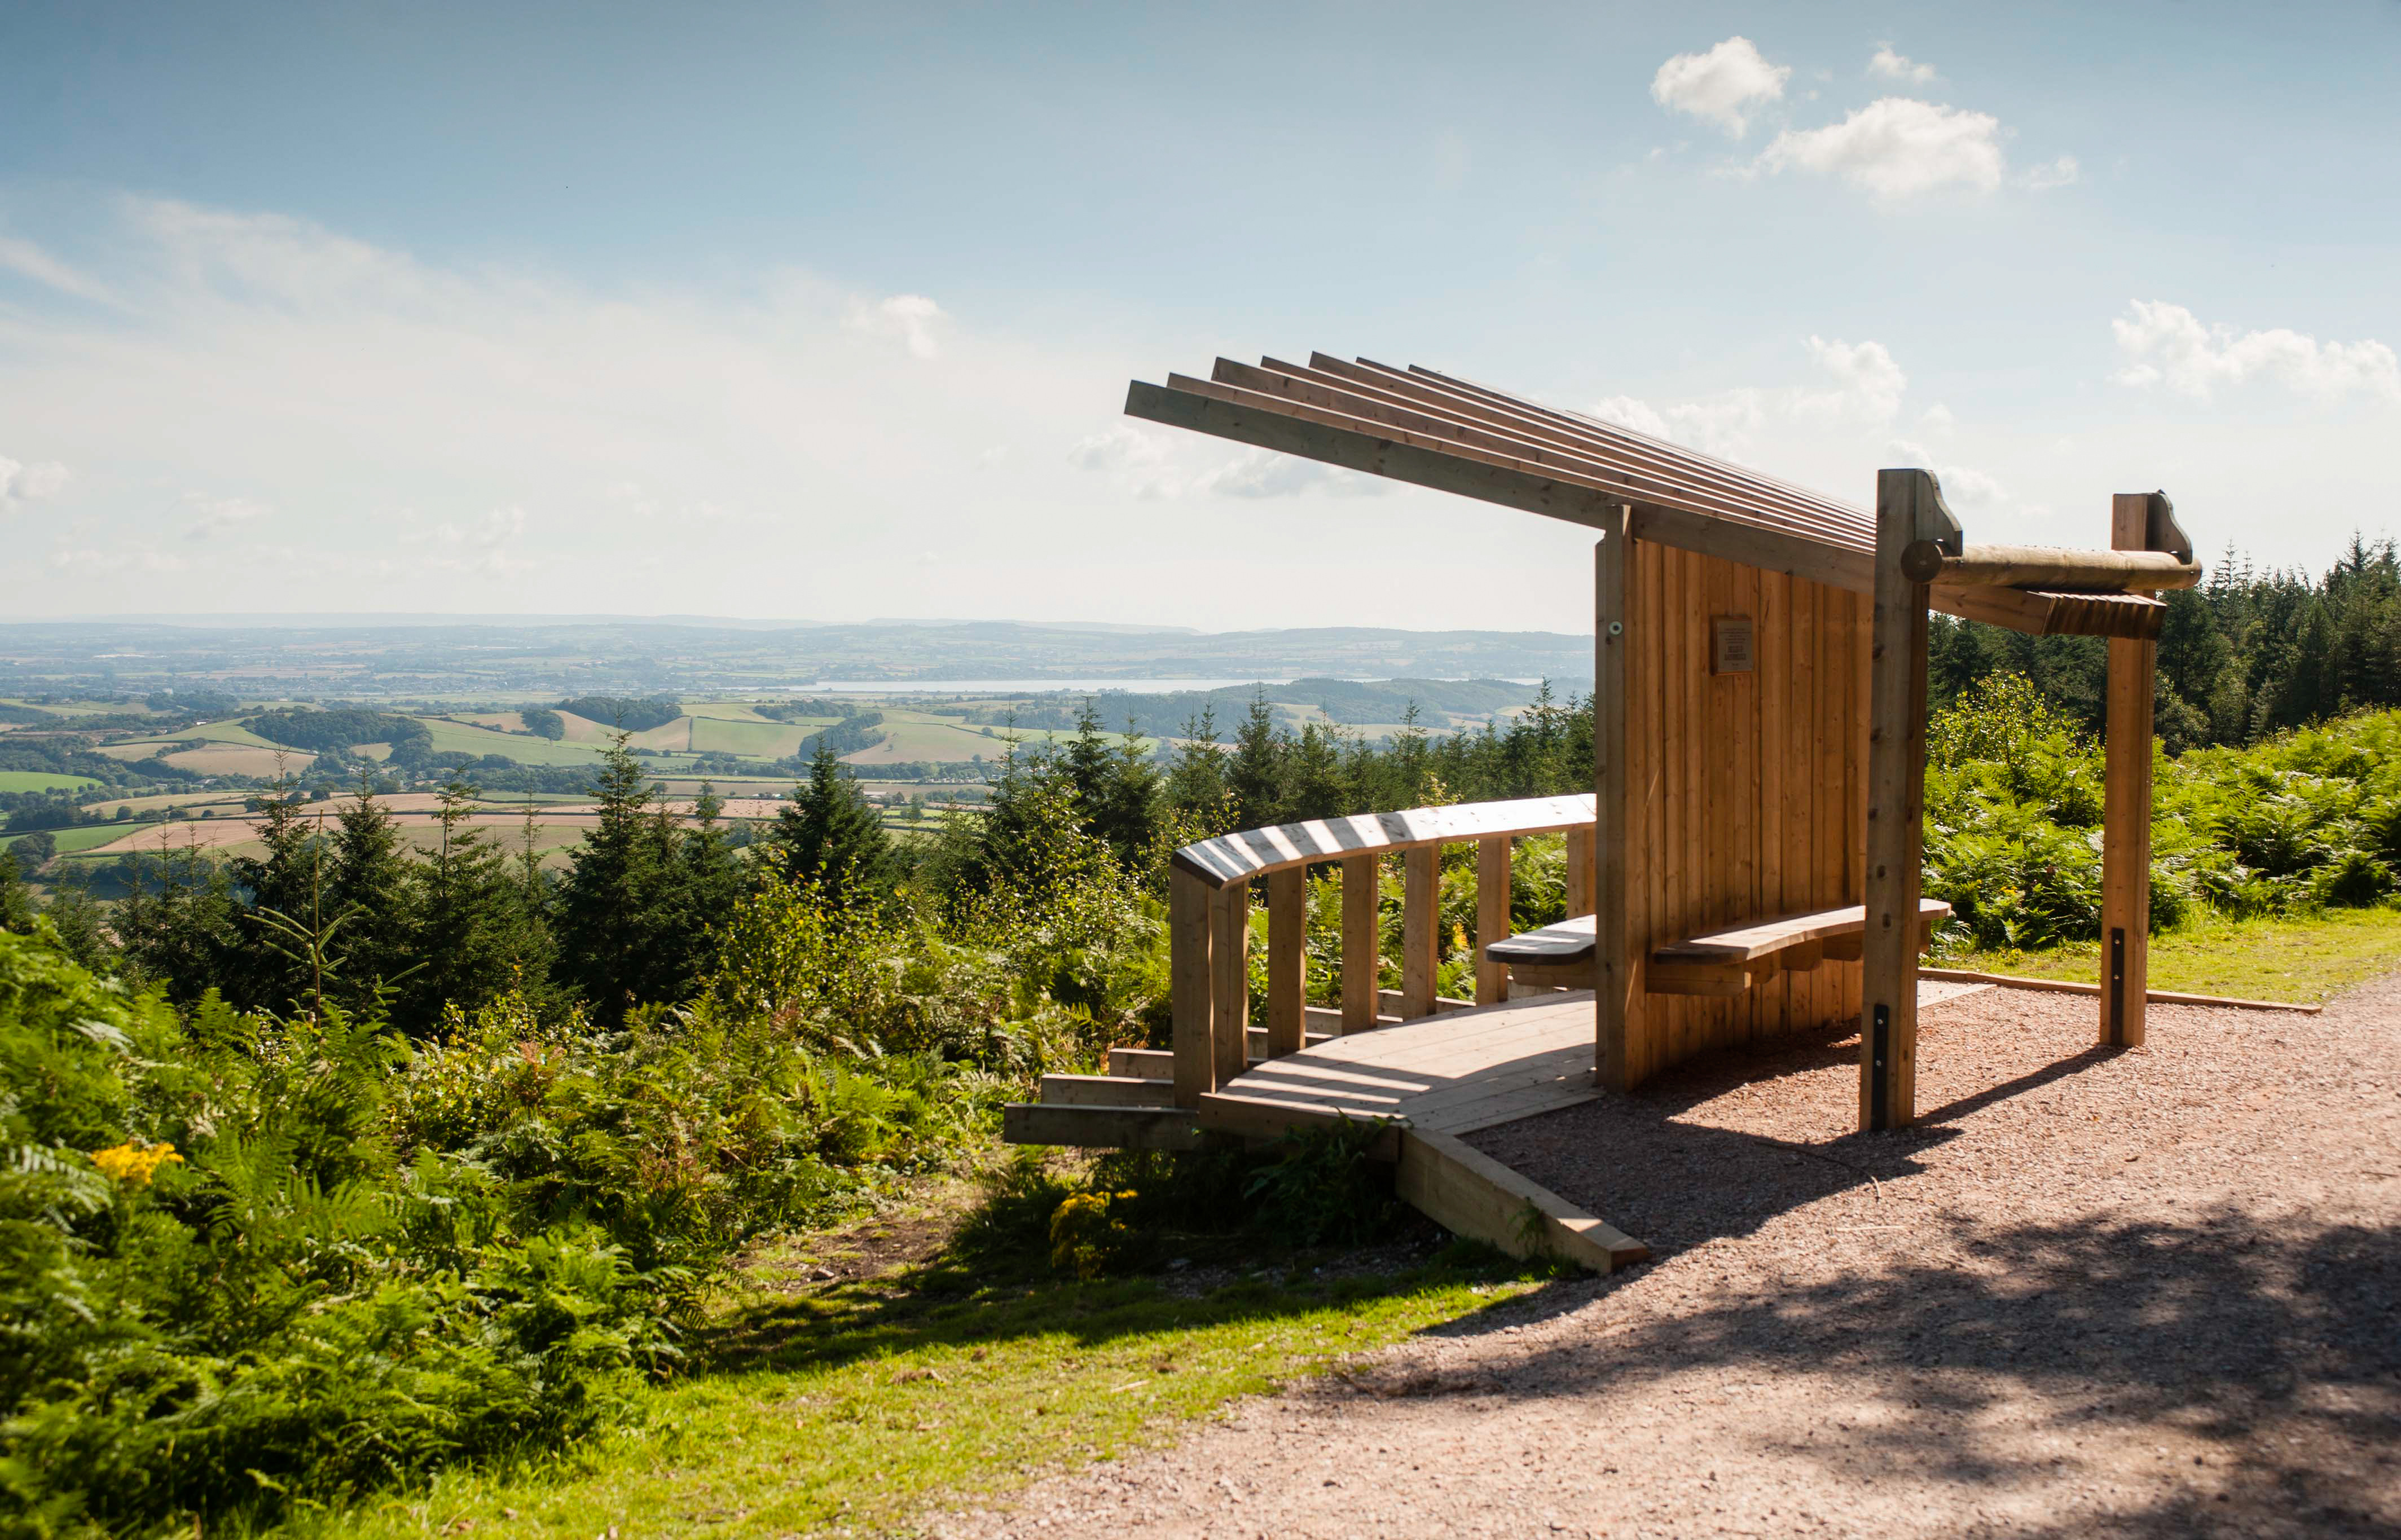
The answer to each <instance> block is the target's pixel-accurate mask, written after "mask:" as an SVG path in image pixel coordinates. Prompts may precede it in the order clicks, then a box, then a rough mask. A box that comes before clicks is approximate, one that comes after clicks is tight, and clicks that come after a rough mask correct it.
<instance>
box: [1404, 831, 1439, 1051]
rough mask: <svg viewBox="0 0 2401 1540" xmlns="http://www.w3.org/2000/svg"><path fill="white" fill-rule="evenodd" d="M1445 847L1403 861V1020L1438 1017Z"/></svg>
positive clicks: (1416, 849) (1418, 849)
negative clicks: (1436, 971) (1437, 976)
mask: <svg viewBox="0 0 2401 1540" xmlns="http://www.w3.org/2000/svg"><path fill="white" fill-rule="evenodd" d="M1441 862H1442V846H1438V845H1420V846H1413V847H1412V848H1411V849H1410V850H1409V851H1408V852H1407V853H1406V855H1404V856H1403V857H1402V858H1401V1019H1402V1020H1403V1021H1412V1022H1413V1021H1416V1020H1417V1019H1418V1018H1419V1017H1420V1016H1431V1015H1433V1014H1434V964H1435V962H1436V960H1437V952H1438V948H1439V947H1440V944H1441V942H1442V933H1441V925H1442V889H1441V884H1440V880H1439V879H1440V876H1441V871H1442V866H1441Z"/></svg>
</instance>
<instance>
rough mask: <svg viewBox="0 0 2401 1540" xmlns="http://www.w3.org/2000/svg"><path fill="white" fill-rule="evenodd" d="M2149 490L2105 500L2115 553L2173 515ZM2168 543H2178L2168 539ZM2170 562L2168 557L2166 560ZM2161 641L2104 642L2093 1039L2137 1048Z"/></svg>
mask: <svg viewBox="0 0 2401 1540" xmlns="http://www.w3.org/2000/svg"><path fill="white" fill-rule="evenodd" d="M2166 502H2167V499H2165V498H2164V497H2161V496H2160V495H2159V494H2157V493H2154V492H2120V493H2119V494H2118V495H2117V496H2116V497H2115V498H2113V499H2112V500H2111V501H2110V509H2109V543H2111V544H2112V545H2114V546H2116V547H2117V548H2118V549H2120V550H2121V551H2138V550H2142V549H2144V548H2146V547H2147V545H2148V543H2150V541H2151V540H2152V539H2153V538H2154V530H2155V529H2156V528H2157V527H2159V526H2161V525H2162V524H2164V526H2165V527H2166V530H2169V531H2173V530H2175V519H2174V517H2173V516H2166V517H2164V518H2163V517H2161V516H2160V514H2159V513H2158V511H2157V508H2156V507H2155V505H2164V504H2165V503H2166ZM2166 538H2180V534H2170V535H2168V536H2167V537H2166ZM2170 559H2173V557H2171V558H2170ZM2159 653H2160V647H2159V643H2158V642H2156V641H2150V640H2132V639H2111V641H2110V642H2109V679H2108V685H2107V689H2108V696H2107V704H2106V715H2105V717H2104V719H2103V720H2104V732H2103V745H2104V747H2103V750H2102V753H2103V768H2102V813H2101V1024H2100V1038H2101V1041H2102V1042H2104V1043H2106V1044H2108V1045H2110V1046H2111V1047H2115V1048H2138V1047H2140V1046H2141V1045H2142V1042H2143V1035H2144V1031H2145V1026H2146V1014H2147V1013H2146V1012H2145V1011H2144V1002H2145V1000H2146V998H2147V996H2146V993H2145V991H2146V988H2147V983H2148V980H2149V977H2150V950H2151V924H2150V917H2151V714H2152V711H2151V707H2152V696H2153V691H2154V690H2155V689H2156V687H2157V680H2158V675H2159Z"/></svg>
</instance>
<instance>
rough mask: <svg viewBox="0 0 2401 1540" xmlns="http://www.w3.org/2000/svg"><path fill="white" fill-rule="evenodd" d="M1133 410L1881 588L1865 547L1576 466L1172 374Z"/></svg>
mask: <svg viewBox="0 0 2401 1540" xmlns="http://www.w3.org/2000/svg"><path fill="white" fill-rule="evenodd" d="M1125 409H1126V414H1127V415H1128V416H1130V417H1139V418H1144V419H1147V420H1149V421H1153V422H1160V423H1165V424H1167V425H1168V426H1170V427H1176V428H1187V429H1190V430H1192V431H1194V432H1196V433H1212V434H1214V435H1215V436H1217V437H1219V438H1228V439H1232V440H1233V441H1234V442H1236V443H1238V444H1249V445H1253V446H1255V447H1259V448H1263V449H1274V450H1278V451H1280V452H1282V453H1284V454H1295V455H1299V456H1301V457H1302V458H1304V459H1308V460H1315V461H1323V462H1324V463H1325V464H1328V465H1338V466H1340V467H1342V468H1343V469H1345V470H1351V471H1358V472H1361V473H1363V474H1367V475H1379V476H1385V477H1388V478H1390V479H1392V480H1394V481H1406V482H1409V483H1411V484H1413V485H1415V486H1420V487H1429V488H1434V490H1436V491H1443V492H1454V493H1457V494H1459V495H1460V496H1462V497H1471V498H1475V499H1476V500H1478V501H1480V502H1491V503H1497V504H1499V505H1501V506H1502V507H1505V508H1516V509H1518V510H1520V511H1522V512H1525V513H1530V514H1541V515H1543V516H1545V517H1548V518H1557V519H1565V520H1567V521H1568V522H1570V523H1572V524H1581V525H1584V526H1585V527H1587V528H1593V529H1598V528H1603V527H1605V524H1606V521H1607V518H1608V511H1609V510H1612V509H1613V508H1615V507H1618V506H1626V507H1630V508H1632V509H1633V511H1634V519H1633V529H1632V532H1633V536H1634V538H1635V539H1638V540H1650V541H1656V542H1657V543H1660V544H1663V545H1673V546H1676V547H1678V548H1679V549H1681V550H1687V551H1695V552H1699V553H1701V554H1703V555H1706V556H1717V557H1724V558H1725V559H1727V560H1729V561H1736V562H1740V563H1742V564H1743V565H1745V566H1749V567H1756V568H1759V569H1761V570H1762V571H1774V572H1786V573H1790V574H1791V575H1792V576H1795V577H1800V578H1804V579H1807V580H1809V581H1811V582H1816V583H1825V584H1832V585H1834V586H1836V587H1840V588H1846V589H1849V590H1851V591H1853V592H1856V593H1868V592H1871V591H1872V590H1873V585H1874V581H1875V580H1874V574H1873V571H1871V565H1870V560H1869V557H1868V556H1867V554H1866V553H1865V552H1854V551H1847V550H1844V549H1841V548H1838V547H1835V546H1832V545H1828V544H1826V543H1822V542H1820V541H1817V540H1813V539H1809V538H1806V537H1804V536H1801V535H1797V534H1788V533H1785V532H1783V531H1780V530H1777V529H1767V528H1763V527H1761V526H1757V525H1750V524H1743V523H1737V522H1735V521H1732V520H1729V519H1726V518H1724V517H1722V516H1718V515H1715V514H1709V513H1698V512H1694V511H1693V510H1690V509H1686V508H1680V507H1673V506H1668V505H1666V504H1663V503H1660V502H1657V501H1656V500H1655V499H1653V498H1650V497H1644V496H1637V495H1630V494H1628V493H1626V491H1624V490H1622V489H1603V488H1595V487H1590V486H1586V485H1584V484H1583V483H1582V480H1581V478H1578V477H1575V476H1572V475H1571V474H1568V473H1566V472H1565V471H1564V470H1561V471H1557V472H1548V471H1545V470H1544V469H1542V468H1541V467H1538V466H1536V465H1533V464H1531V463H1530V462H1528V461H1519V460H1516V459H1513V458H1512V457H1509V456H1505V455H1500V454H1496V453H1493V452H1491V451H1489V450H1481V449H1476V448H1473V447H1468V446H1466V445H1462V444H1457V443H1451V442H1445V441H1441V440H1434V441H1431V442H1428V441H1424V440H1420V439H1419V438H1418V437H1417V436H1416V435H1412V434H1410V433H1406V432H1405V431H1403V430H1400V429H1397V428H1393V427H1391V426H1388V425H1385V424H1380V423H1375V422H1369V421H1365V420H1363V419H1356V418H1348V417H1345V416H1344V415H1343V414H1339V413H1335V412H1329V411H1325V410H1324V409H1321V408H1315V407H1297V405H1296V404H1295V403H1291V402H1285V401H1281V400H1276V399H1274V398H1270V397H1267V396H1262V395H1260V394H1259V393H1258V392H1246V391H1242V390H1239V389H1238V388H1235V387H1230V386H1223V385H1219V386H1211V385H1210V384H1209V383H1208V382H1206V381H1202V380H1187V379H1184V378H1182V377H1171V384H1170V385H1168V386H1159V385H1152V384H1147V383H1145V382H1144V381H1141V380H1136V381H1134V382H1133V383H1132V385H1131V386H1130V387H1129V388H1128V389H1127V392H1126V406H1125Z"/></svg>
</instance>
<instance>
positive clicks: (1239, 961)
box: [1209, 882, 1251, 1090]
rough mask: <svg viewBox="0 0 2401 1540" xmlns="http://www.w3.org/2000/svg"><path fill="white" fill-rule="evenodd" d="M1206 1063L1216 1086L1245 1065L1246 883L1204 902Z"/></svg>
mask: <svg viewBox="0 0 2401 1540" xmlns="http://www.w3.org/2000/svg"><path fill="white" fill-rule="evenodd" d="M1209 919H1210V928H1211V929H1212V930H1214V931H1215V932H1216V934H1215V935H1214V936H1213V937H1212V938H1211V939H1210V943H1209V954H1210V955H1209V963H1210V967H1209V974H1210V977H1209V1003H1210V1006H1211V1008H1212V1009H1211V1010H1210V1012H1209V1017H1210V1027H1209V1038H1210V1050H1211V1052H1210V1059H1211V1063H1212V1064H1213V1065H1214V1066H1215V1076H1216V1084H1215V1086H1214V1087H1213V1089H1215V1090H1223V1089H1224V1088H1225V1085H1226V1082H1227V1081H1228V1080H1230V1079H1233V1078H1234V1077H1235V1076H1237V1075H1239V1074H1241V1073H1242V1071H1243V1070H1244V1069H1247V1068H1248V1067H1250V1062H1251V1054H1250V1050H1251V885H1250V884H1249V883H1247V882H1229V883H1228V884H1227V885H1226V886H1225V887H1221V888H1219V889H1217V891H1216V892H1215V893H1214V895H1213V896H1212V897H1211V898H1210V901H1209Z"/></svg>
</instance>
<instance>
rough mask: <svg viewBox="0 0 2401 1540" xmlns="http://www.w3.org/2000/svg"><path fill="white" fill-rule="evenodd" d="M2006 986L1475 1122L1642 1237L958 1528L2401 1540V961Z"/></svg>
mask: <svg viewBox="0 0 2401 1540" xmlns="http://www.w3.org/2000/svg"><path fill="white" fill-rule="evenodd" d="M2094 1010H2095V1006H2094V1002H2093V1001H2092V1000H2091V999H2089V998H2085V997H2074V996H2060V995H2044V994H2037V993H2033V992H2029V991H2016V990H1995V991H1986V992H1983V993H1981V994H1977V995H1973V996H1969V997H1965V998H1961V999H1957V1000H1954V1001H1950V1002H1947V1003H1945V1004H1942V1005H1941V1006H1937V1007H1935V1008H1933V1009H1931V1010H1930V1011H1928V1012H1927V1014H1926V1016H1925V1018H1924V1020H1923V1023H1922V1025H1921V1028H1920V1038H1919V1080H1918V1104H1917V1105H1918V1107H1919V1108H1920V1109H1921V1123H1920V1126H1919V1127H1918V1128H1916V1129H1914V1130H1911V1131H1909V1132H1907V1133H1903V1134H1873V1135H1863V1134H1858V1133H1856V1132H1851V1129H1852V1125H1853V1122H1854V1120H1855V1119H1856V1116H1857V1112H1856V1108H1857V1095H1858V1089H1857V1088H1858V1059H1857V1054H1858V1042H1857V1038H1849V1039H1846V1040H1843V1041H1824V1042H1815V1043H1794V1044H1790V1045H1786V1046H1783V1047H1780V1048H1778V1049H1777V1050H1775V1051H1773V1052H1768V1053H1764V1054H1753V1055H1749V1056H1726V1057H1721V1058H1718V1059H1716V1060H1713V1061H1710V1062H1706V1063H1701V1064H1696V1065H1694V1066H1687V1067H1686V1068H1685V1069H1683V1070H1681V1071H1679V1072H1678V1073H1676V1074H1675V1075H1673V1076H1671V1077H1667V1078H1665V1079H1662V1080H1661V1081H1659V1082H1657V1083H1654V1084H1653V1085H1651V1086H1648V1087H1645V1088H1644V1089H1643V1091H1642V1092H1641V1093H1640V1094H1638V1095H1636V1096H1633V1097H1626V1098H1611V1099H1606V1100H1604V1101H1601V1102H1599V1103H1596V1104H1592V1105H1588V1106H1585V1107H1575V1108H1571V1109H1569V1110H1566V1111H1562V1112H1557V1113H1553V1114H1549V1115H1547V1116H1544V1117H1542V1118H1538V1119H1530V1120H1528V1121H1524V1122H1519V1123H1514V1124H1510V1125H1508V1126H1506V1127H1504V1128H1501V1129H1495V1130H1491V1131H1489V1132H1488V1133H1486V1134H1478V1135H1475V1143H1477V1144H1478V1145H1480V1146H1482V1147H1483V1148H1486V1149H1488V1150H1489V1151H1490V1152H1491V1153H1492V1154H1494V1155H1496V1156H1498V1157H1500V1158H1501V1159H1502V1160H1505V1161H1507V1162H1510V1163H1511V1164H1513V1165H1516V1166H1519V1167H1520V1168H1522V1169H1525V1170H1527V1171H1529V1172H1530V1173H1531V1174H1533V1175H1535V1176H1537V1177H1538V1179H1540V1180H1542V1181H1544V1182H1545V1183H1547V1184H1549V1185H1550V1186H1552V1187H1553V1188H1555V1189H1557V1190H1559V1191H1561V1192H1563V1193H1565V1194H1567V1195H1568V1196H1570V1197H1571V1198H1573V1199H1574V1200H1576V1201H1577V1202H1579V1203H1583V1204H1584V1205H1585V1206H1586V1207H1587V1208H1589V1209H1591V1210H1593V1211H1594V1212H1596V1213H1598V1214H1601V1215H1603V1216H1605V1217H1607V1218H1609V1219H1610V1220H1611V1221H1612V1223H1614V1224H1616V1225H1618V1226H1619V1227H1620V1228H1622V1229H1624V1230H1626V1231H1631V1232H1632V1233H1634V1234H1636V1235H1639V1236H1640V1237H1642V1238H1643V1239H1644V1240H1646V1241H1648V1242H1649V1243H1650V1244H1651V1245H1652V1247H1653V1253H1654V1260H1653V1261H1652V1262H1651V1263H1649V1264H1647V1265H1645V1266H1641V1267H1638V1268H1634V1269H1631V1270H1628V1271H1627V1272H1621V1273H1619V1274H1618V1275H1617V1276H1616V1277H1614V1278H1612V1279H1610V1280H1607V1281H1602V1280H1598V1279H1587V1280H1581V1281H1576V1282H1571V1283H1563V1284H1559V1285H1556V1286H1551V1287H1549V1288H1546V1289H1544V1290H1543V1291H1541V1292H1540V1293H1538V1294H1535V1295H1533V1296H1531V1297H1530V1298H1527V1299H1520V1300H1516V1301H1513V1302H1512V1303H1510V1304H1508V1305H1506V1306H1503V1307H1501V1308H1497V1309H1495V1310H1493V1311H1491V1312H1489V1313H1486V1314H1484V1315H1483V1316H1481V1317H1478V1318H1476V1319H1473V1320H1469V1321H1462V1322H1459V1323H1456V1324H1454V1325H1453V1326H1452V1327H1448V1328H1447V1329H1445V1330H1444V1331H1442V1332H1440V1333H1436V1334H1432V1335H1429V1336H1426V1337H1422V1338H1420V1339H1418V1340H1416V1341H1411V1342H1408V1343H1406V1344H1403V1345H1401V1346H1400V1347H1398V1348H1395V1349H1393V1350H1390V1351H1388V1352H1386V1353H1383V1354H1378V1355H1374V1356H1371V1357H1367V1358H1364V1359H1361V1360H1359V1361H1357V1362H1356V1363H1354V1364H1353V1365H1351V1367H1350V1368H1349V1369H1348V1370H1347V1371H1346V1372H1345V1373H1343V1374H1340V1375H1338V1376H1337V1377H1335V1378H1333V1379H1331V1380H1327V1381H1324V1382H1315V1383H1312V1384H1310V1385H1309V1386H1305V1387H1301V1388H1297V1389H1295V1390H1293V1391H1290V1392H1288V1393H1287V1394H1285V1395H1283V1396H1273V1397H1262V1398H1257V1399H1254V1400H1251V1401H1247V1402H1243V1403H1241V1404H1239V1405H1238V1406H1236V1407H1235V1408H1233V1409H1231V1411H1230V1414H1229V1415H1228V1417H1227V1418H1225V1419H1224V1420H1223V1421H1221V1422H1218V1423H1211V1424H1208V1425H1205V1426H1203V1427H1201V1428H1197V1429H1194V1430H1192V1431H1190V1432H1189V1433H1187V1435H1186V1436H1184V1437H1182V1438H1181V1440H1180V1441H1179V1442H1177V1443H1175V1444H1174V1445H1173V1446H1172V1447H1169V1448H1165V1449H1161V1450H1159V1451H1153V1452H1150V1453H1146V1454H1141V1455H1137V1456H1135V1457H1133V1458H1132V1459H1129V1460H1127V1461H1125V1462H1123V1463H1120V1464H1104V1465H1100V1466H1096V1467H1093V1468H1091V1469H1087V1470H1082V1471H1077V1472H1072V1473H1066V1474H1063V1475H1060V1476H1056V1477H1053V1478H1050V1479H1048V1480H1045V1481H1044V1482H1042V1483H1040V1484H1038V1485H1037V1486H1036V1487H1035V1488H1034V1489H1032V1490H1031V1491H1030V1492H1027V1493H1025V1494H1024V1495H1023V1497H1022V1500H1021V1501H1019V1502H1018V1503H1016V1504H1013V1505H1011V1506H1009V1507H1008V1509H1006V1510H1004V1511H999V1512H988V1513H972V1514H954V1515H948V1516H944V1517H942V1518H940V1519H937V1520H935V1521H933V1522H932V1523H930V1524H929V1526H928V1528H929V1529H930V1530H931V1532H932V1533H937V1534H946V1535H961V1536H966V1535H977V1536H987V1537H988V1536H996V1535H1004V1534H1006V1535H1020V1536H1031V1535H1043V1536H1055V1535H1121V1534H1129V1533H1131V1534H1139V1535H1159V1536H1173V1535H1225V1536H1234V1535H1267V1536H1275V1537H1279V1540H1282V1537H1284V1536H1320V1535H1324V1536H1333V1535H1445V1536H1468V1535H1524V1534H1547V1533H1567V1534H1594V1535H1680V1536H1681V1535H1719V1534H1762V1535H1767V1534H1817V1533H1826V1534H1871V1533H1873V1534H1877V1535H1984V1534H2011V1535H2044V1534H2056V1535H2070V1534H2074V1535H2083V1534H2094V1533H2100V1534H2124V1535H2157V1536H2169V1535H2184V1534H2194V1533H2205V1534H2243V1535H2253V1534H2257V1535H2285V1534H2292V1535H2300V1534H2310V1535H2378V1536H2396V1535H2401V976H2396V977H2393V978H2387V979H2385V980H2383V981H2381V982H2380V983H2375V984H2372V985H2369V986H2367V987H2366V988H2363V989H2360V990H2357V991H2354V992H2353V993H2352V994H2350V995H2347V996H2343V997H2339V998H2338V999H2337V1000H2336V1001H2334V1002H2333V1003H2332V1004H2330V1005H2329V1006H2328V1007H2327V1008H2326V1011H2325V1013H2324V1014H2323V1015H2319V1016H2305V1015H2297V1014H2288V1013H2272V1012H2266V1011H2232V1010H2224V1009H2216V1008H2211V1009H2203V1008H2198V1007H2188V1006H2153V1007H2152V1008H2151V1018H2150V1034H2149V1042H2148V1045H2147V1046H2146V1047H2144V1048H2142V1049H2138V1050H2133V1051H2107V1050H2100V1049H2096V1048H2094V1047H2093V1046H2092V1035H2093V1024H2094Z"/></svg>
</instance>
